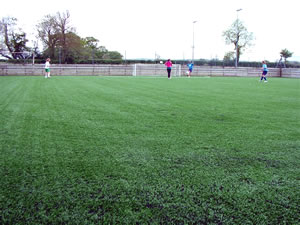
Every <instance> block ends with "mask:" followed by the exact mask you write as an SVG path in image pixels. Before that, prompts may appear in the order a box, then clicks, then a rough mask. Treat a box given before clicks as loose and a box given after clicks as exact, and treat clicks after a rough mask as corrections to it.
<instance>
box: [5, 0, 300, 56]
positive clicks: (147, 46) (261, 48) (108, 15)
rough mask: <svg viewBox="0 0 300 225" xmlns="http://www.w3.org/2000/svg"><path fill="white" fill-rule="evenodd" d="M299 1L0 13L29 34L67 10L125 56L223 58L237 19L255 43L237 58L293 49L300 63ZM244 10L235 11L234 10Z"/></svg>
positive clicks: (29, 3) (42, 5) (153, 1)
mask: <svg viewBox="0 0 300 225" xmlns="http://www.w3.org/2000/svg"><path fill="white" fill-rule="evenodd" d="M299 3H300V1H299V0H285V1H282V0H226V1H224V0H180V1H179V0H172V1H171V0H147V1H143V0H84V1H74V0H73V1H66V0H65V1H63V0H49V1H40V0H25V1H24V0H15V1H4V2H2V3H1V7H0V15H1V17H4V16H13V17H16V18H17V19H18V25H19V26H21V27H22V28H23V30H24V31H25V32H26V33H27V34H30V35H34V34H36V25H37V24H38V23H39V22H40V21H41V19H42V18H43V17H45V15H47V14H55V13H56V12H58V11H59V12H65V11H66V10H68V11H69V12H70V15H71V25H72V26H73V27H75V28H76V32H77V34H78V35H79V36H80V37H88V36H93V37H95V38H97V39H98V40H99V41H100V43H99V44H100V45H103V46H105V47H106V48H107V49H108V50H111V51H118V52H120V53H121V54H122V55H125V52H126V58H127V59H129V58H152V59H153V58H154V57H155V54H158V55H160V56H161V58H171V59H183V58H185V59H191V57H192V45H193V21H198V22H197V23H195V24H194V37H195V59H199V58H206V59H211V58H216V57H217V58H218V59H223V56H224V54H225V52H227V51H231V50H233V48H234V47H233V45H226V44H225V41H224V38H223V37H222V33H223V31H224V30H226V29H228V28H229V27H230V25H231V24H232V23H233V21H234V20H235V19H236V18H237V16H238V17H239V19H240V20H242V21H243V23H244V25H245V26H246V27H247V29H248V31H249V32H253V34H254V37H255V39H254V41H253V44H254V46H252V47H251V48H249V49H248V50H246V51H245V53H244V54H243V55H242V56H241V60H250V61H261V60H263V59H266V60H269V61H276V60H278V59H279V52H280V51H281V50H282V49H284V48H287V49H288V50H289V51H291V52H293V53H294V54H293V56H294V57H293V58H292V59H291V60H297V61H300V29H299V22H300V13H299ZM240 8H241V9H242V10H241V11H240V12H239V13H237V11H236V10H237V9H240Z"/></svg>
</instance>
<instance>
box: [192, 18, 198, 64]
mask: <svg viewBox="0 0 300 225" xmlns="http://www.w3.org/2000/svg"><path fill="white" fill-rule="evenodd" d="M197 22H198V21H197V20H195V21H193V46H192V63H194V51H195V28H194V27H195V26H194V25H195V23H197Z"/></svg>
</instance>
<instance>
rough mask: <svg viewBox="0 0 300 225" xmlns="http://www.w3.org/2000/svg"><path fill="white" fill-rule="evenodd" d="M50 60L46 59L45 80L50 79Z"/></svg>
mask: <svg viewBox="0 0 300 225" xmlns="http://www.w3.org/2000/svg"><path fill="white" fill-rule="evenodd" d="M50 61H51V60H50V58H47V59H46V63H45V78H50Z"/></svg>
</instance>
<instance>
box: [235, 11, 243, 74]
mask: <svg viewBox="0 0 300 225" xmlns="http://www.w3.org/2000/svg"><path fill="white" fill-rule="evenodd" d="M242 10H243V9H237V10H236V32H237V33H236V45H235V50H236V52H235V68H237V66H238V44H239V43H238V22H239V11H242Z"/></svg>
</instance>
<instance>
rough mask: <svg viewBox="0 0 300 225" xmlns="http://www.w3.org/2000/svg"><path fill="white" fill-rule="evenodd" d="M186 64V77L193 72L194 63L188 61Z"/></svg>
mask: <svg viewBox="0 0 300 225" xmlns="http://www.w3.org/2000/svg"><path fill="white" fill-rule="evenodd" d="M187 66H188V67H189V73H188V77H191V73H192V72H193V68H194V63H192V62H190V63H189V64H187Z"/></svg>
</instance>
